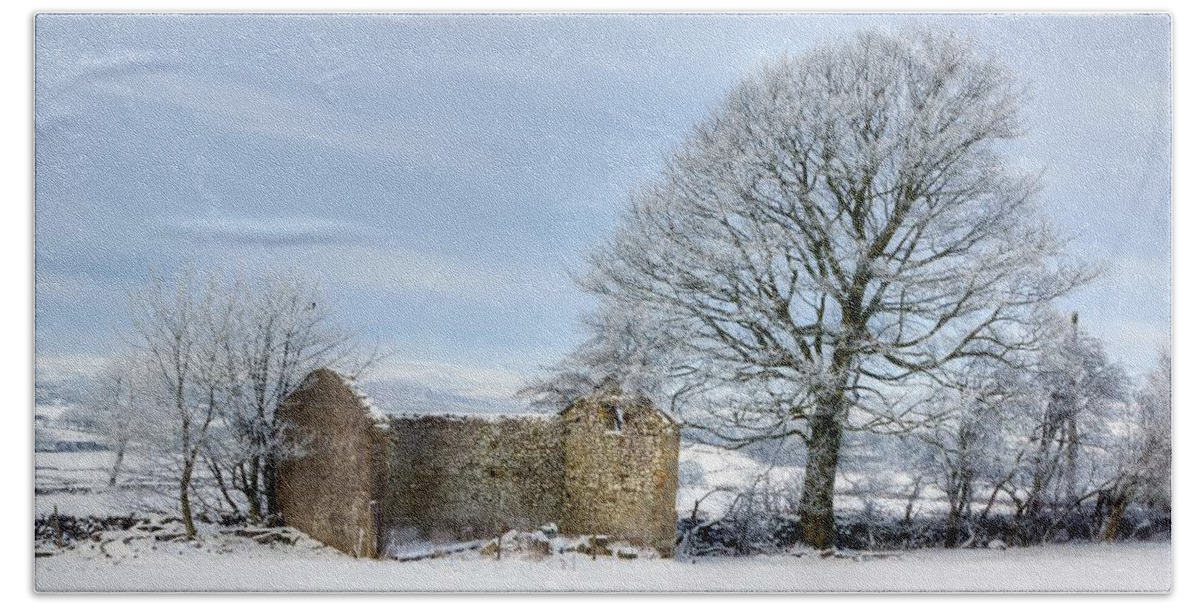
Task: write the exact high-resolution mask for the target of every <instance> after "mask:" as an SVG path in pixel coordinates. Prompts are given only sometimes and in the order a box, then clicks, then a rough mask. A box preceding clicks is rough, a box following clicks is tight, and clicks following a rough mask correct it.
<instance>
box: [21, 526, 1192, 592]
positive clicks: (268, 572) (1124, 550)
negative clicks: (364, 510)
mask: <svg viewBox="0 0 1200 608" xmlns="http://www.w3.org/2000/svg"><path fill="white" fill-rule="evenodd" d="M239 541H240V542H239ZM159 545H160V546H161V548H160V549H157V550H153V551H149V552H144V553H139V554H138V555H136V556H133V555H127V556H123V557H118V558H116V559H111V558H107V557H103V556H101V555H99V554H95V553H90V552H86V551H73V552H68V553H66V554H63V555H57V556H53V557H42V558H38V559H37V560H36V562H35V565H34V571H35V575H36V586H37V589H38V590H39V591H366V592H369V591H613V592H621V591H685V592H686V591H697V592H698V591H809V592H821V591H859V592H873V591H874V592H878V591H908V592H914V591H940V592H952V591H1124V592H1163V591H1168V590H1169V589H1170V586H1171V546H1170V545H1169V544H1164V543H1130V544H1118V545H1111V546H1110V545H1054V546H1045V547H1034V548H1028V549H1010V550H1008V551H991V550H985V549H957V550H936V549H931V550H920V551H910V552H907V553H904V554H902V555H900V556H897V557H888V558H884V559H871V560H866V561H855V560H852V559H839V558H821V557H818V556H815V555H806V556H803V557H793V556H790V555H778V556H770V557H743V558H714V559H700V560H696V561H695V562H692V561H679V560H661V559H650V560H641V559H639V560H617V559H613V558H607V559H605V558H600V559H596V560H592V559H591V558H589V557H586V556H583V555H579V554H566V555H557V556H552V557H549V558H545V559H544V560H540V561H535V560H531V559H527V558H513V559H507V560H505V559H501V560H500V561H495V560H494V559H490V558H484V557H478V556H475V557H467V558H458V559H454V558H444V559H437V560H425V561H419V562H396V561H383V560H356V559H354V558H351V557H349V556H346V555H343V554H341V553H338V552H336V551H333V550H331V549H328V548H316V547H311V546H296V547H287V548H281V547H279V546H274V547H269V546H259V545H255V544H254V543H252V542H251V541H248V540H245V539H233V538H229V539H226V540H218V541H207V542H204V543H201V544H199V546H193V545H186V544H181V543H172V544H170V545H163V544H162V543H160V544H159Z"/></svg>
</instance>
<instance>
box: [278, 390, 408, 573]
mask: <svg viewBox="0 0 1200 608" xmlns="http://www.w3.org/2000/svg"><path fill="white" fill-rule="evenodd" d="M277 415H278V417H279V419H280V420H281V421H282V423H283V425H284V434H285V440H286V443H287V444H288V445H289V446H290V449H291V450H293V451H294V453H293V454H292V457H290V458H287V459H284V460H283V461H282V462H280V465H279V472H278V489H277V498H278V501H279V508H280V511H281V512H282V515H283V518H284V521H285V522H286V523H287V524H288V525H290V526H295V527H296V528H299V529H301V530H303V531H304V532H306V533H307V534H308V535H309V536H312V537H313V538H315V539H317V540H319V541H321V542H323V543H325V544H327V545H329V546H331V547H335V548H337V549H340V550H342V551H345V552H346V553H350V554H351V555H356V556H363V557H374V556H375V555H376V554H377V553H378V551H377V535H378V526H377V518H378V515H379V513H378V510H377V508H378V500H379V498H380V496H379V490H380V489H381V488H382V486H383V476H384V474H385V472H386V462H385V461H384V459H385V458H386V447H387V445H386V434H385V430H384V429H383V428H381V427H380V421H379V420H378V419H376V418H375V417H373V416H372V415H371V412H370V411H369V409H368V408H367V406H366V405H365V404H364V403H363V402H362V399H361V398H360V397H359V396H358V395H357V394H356V393H355V392H354V391H353V389H351V388H350V387H349V386H348V385H347V384H346V383H345V382H344V381H343V380H342V378H341V377H340V376H338V375H337V374H336V373H334V372H331V371H329V370H323V369H322V370H317V371H315V372H313V373H312V374H310V375H309V376H308V378H307V379H305V381H304V383H303V384H302V385H301V386H300V388H299V389H298V390H297V391H296V392H294V393H292V394H291V395H290V396H288V398H287V399H286V400H285V401H284V402H283V403H282V404H281V405H280V407H279V411H278V414H277Z"/></svg>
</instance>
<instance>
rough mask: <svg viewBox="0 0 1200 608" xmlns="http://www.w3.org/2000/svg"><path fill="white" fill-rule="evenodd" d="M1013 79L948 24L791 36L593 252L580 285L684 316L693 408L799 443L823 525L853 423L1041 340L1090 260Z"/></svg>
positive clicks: (738, 431)
mask: <svg viewBox="0 0 1200 608" xmlns="http://www.w3.org/2000/svg"><path fill="white" fill-rule="evenodd" d="M1020 97H1021V88H1020V86H1018V83H1016V82H1015V80H1014V78H1013V77H1012V76H1011V74H1010V73H1009V72H1008V71H1007V70H1006V69H1005V68H1004V67H1003V66H1001V65H1000V64H998V63H997V62H996V61H995V60H992V59H989V58H985V57H981V56H979V55H978V54H977V53H976V52H974V51H973V49H972V48H971V46H970V45H969V44H968V43H967V42H965V41H964V40H962V39H960V38H958V37H955V36H953V35H937V34H931V33H922V34H917V35H911V36H909V35H890V34H886V33H881V32H868V33H863V34H860V35H858V36H856V37H854V38H852V39H851V40H849V41H846V42H840V43H835V44H828V45H825V46H821V47H818V48H815V49H813V50H811V51H809V52H807V53H805V54H803V55H799V56H785V57H783V58H781V59H778V60H776V61H774V62H772V63H770V64H769V65H767V66H765V67H764V68H762V69H760V70H758V71H757V72H755V73H754V74H752V75H751V76H749V77H748V78H746V79H745V80H744V81H742V82H741V83H740V84H738V85H737V86H736V87H735V88H734V89H733V90H732V91H731V92H730V93H729V95H728V97H727V98H726V99H725V101H724V103H723V104H722V105H721V106H720V107H719V108H718V109H717V110H716V111H715V112H714V113H713V114H712V115H711V116H710V117H709V118H707V119H705V120H703V121H702V122H700V123H699V124H698V125H697V126H696V127H695V129H694V131H693V132H692V133H691V134H690V135H689V136H688V137H687V138H686V140H685V141H684V142H683V143H682V144H681V145H680V146H679V147H678V149H676V150H675V151H674V153H673V154H672V155H671V156H670V157H669V159H668V160H667V161H666V166H665V168H664V169H663V171H662V174H661V176H660V177H659V178H658V179H657V180H656V181H654V182H653V183H651V184H649V185H647V186H646V187H645V188H643V189H642V190H641V191H639V192H638V193H636V194H635V195H634V197H633V198H632V201H631V204H630V206H629V207H628V209H627V210H626V211H625V213H624V216H623V218H622V220H621V223H620V226H619V228H618V230H617V232H616V234H615V236H614V237H613V238H612V239H611V240H610V241H609V242H608V243H606V244H605V245H604V246H602V247H601V248H600V249H598V250H597V252H596V253H595V254H594V256H593V258H592V265H591V266H592V271H591V273H590V274H589V275H588V277H587V278H586V280H585V287H586V288H587V289H589V290H590V291H592V292H593V293H595V294H598V295H599V296H600V297H601V298H602V299H603V300H605V301H606V302H607V303H608V304H607V305H609V306H613V307H616V308H622V307H637V308H645V309H649V310H651V311H653V313H654V315H655V318H658V319H662V323H663V325H664V326H669V327H670V331H671V332H672V335H674V336H681V337H682V338H681V339H682V340H683V344H682V345H681V346H682V347H684V348H686V352H687V353H688V355H689V357H690V360H691V362H692V365H691V375H692V378H691V379H690V381H687V382H682V384H683V385H686V386H688V387H689V391H690V392H691V394H692V397H693V399H692V400H691V402H692V403H693V404H696V405H695V407H694V408H693V409H692V412H691V414H692V415H691V416H690V417H689V419H690V421H691V423H692V424H694V425H697V426H700V427H702V428H704V429H705V430H706V431H707V432H708V433H709V436H712V437H718V438H721V439H723V440H725V441H726V442H728V443H730V444H732V445H746V444H749V443H752V442H755V441H761V440H765V439H780V438H798V439H800V440H801V443H802V444H803V445H804V446H806V448H807V464H806V477H805V481H804V487H803V497H802V500H801V503H802V504H801V507H800V513H799V515H800V519H801V522H802V528H803V540H804V542H806V543H807V544H809V545H812V546H815V547H819V548H826V547H830V546H832V545H833V543H834V540H835V539H834V521H833V490H834V481H835V477H836V473H837V468H838V461H839V450H840V448H841V444H842V437H843V433H844V432H845V431H846V430H847V429H849V428H855V429H863V428H865V429H882V428H891V429H896V428H904V427H905V426H906V425H911V424H915V422H914V420H916V418H915V417H914V416H913V415H914V414H916V413H917V412H918V411H920V410H921V409H922V405H921V400H920V399H919V395H920V393H919V392H918V391H915V390H901V388H904V387H911V386H913V385H920V384H922V383H923V384H925V385H926V386H931V385H933V384H934V383H951V382H953V375H950V374H946V373H944V372H946V371H947V370H949V369H950V368H953V367H954V366H956V365H957V364H958V363H960V362H963V361H966V360H970V359H972V358H977V357H989V358H999V359H1003V358H1005V357H1007V356H1008V355H1010V354H1012V353H1013V352H1016V351H1021V350H1023V349H1027V348H1029V347H1030V346H1031V344H1030V343H1029V342H1028V338H1022V337H1021V336H1027V335H1028V333H1027V332H1021V331H1017V330H1018V329H1019V328H1020V327H1021V326H1022V325H1023V324H1025V323H1026V322H1027V321H1028V320H1029V311H1030V309H1031V308H1033V306H1034V305H1036V304H1039V303H1042V302H1046V301H1048V300H1052V299H1054V298H1056V297H1058V296H1060V295H1062V294H1064V293H1066V292H1068V291H1069V290H1070V289H1072V288H1073V287H1075V286H1077V285H1079V284H1080V283H1082V282H1083V281H1085V280H1086V279H1087V278H1088V277H1089V274H1090V273H1089V271H1087V270H1086V269H1084V268H1081V267H1078V266H1076V265H1073V264H1071V263H1070V262H1069V261H1068V260H1066V259H1065V258H1064V256H1063V250H1062V246H1061V244H1060V241H1059V240H1058V239H1057V238H1056V237H1055V234H1054V230H1053V229H1052V228H1051V227H1049V226H1048V225H1047V224H1046V223H1045V222H1043V221H1042V220H1041V219H1040V218H1041V215H1040V213H1039V210H1038V208H1037V206H1036V204H1035V196H1034V195H1035V192H1036V190H1037V180H1036V178H1035V177H1034V176H1031V175H1028V174H1026V173H1023V172H1021V171H1018V170H1015V169H1014V168H1013V167H1012V166H1011V164H1010V163H1006V162H1005V160H1004V158H1003V156H1002V155H1001V149H1002V145H1001V144H1002V143H1003V142H1004V141H1005V140H1009V139H1012V138H1015V137H1017V136H1018V135H1020V134H1021V132H1022V125H1021V122H1020V119H1019V116H1018V109H1019V106H1020ZM698 384H703V385H704V386H705V387H707V389H706V390H703V391H701V390H697V389H696V387H697V385H698Z"/></svg>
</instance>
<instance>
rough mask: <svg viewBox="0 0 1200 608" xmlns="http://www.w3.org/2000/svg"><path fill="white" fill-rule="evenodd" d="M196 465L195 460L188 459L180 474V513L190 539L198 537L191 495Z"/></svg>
mask: <svg viewBox="0 0 1200 608" xmlns="http://www.w3.org/2000/svg"><path fill="white" fill-rule="evenodd" d="M194 465H195V461H194V460H193V459H188V460H187V461H186V462H184V464H183V472H182V473H181V474H180V475H179V515H180V517H181V518H182V519H183V528H184V531H185V532H186V533H187V538H188V540H193V539H195V538H196V522H195V521H194V520H193V519H192V501H191V496H190V495H189V489H190V487H191V485H192V467H193V466H194Z"/></svg>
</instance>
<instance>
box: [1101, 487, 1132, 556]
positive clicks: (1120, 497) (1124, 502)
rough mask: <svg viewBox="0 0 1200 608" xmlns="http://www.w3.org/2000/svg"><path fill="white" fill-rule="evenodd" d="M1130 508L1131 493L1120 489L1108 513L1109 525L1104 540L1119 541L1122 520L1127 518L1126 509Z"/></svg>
mask: <svg viewBox="0 0 1200 608" xmlns="http://www.w3.org/2000/svg"><path fill="white" fill-rule="evenodd" d="M1128 507H1129V491H1128V490H1124V489H1118V490H1117V492H1116V493H1115V496H1114V497H1113V502H1112V510H1111V511H1109V512H1108V523H1107V524H1106V525H1105V526H1104V540H1106V541H1108V542H1110V543H1111V542H1113V541H1115V540H1117V533H1118V532H1119V531H1120V530H1121V520H1122V519H1124V517H1125V509H1126V508H1128Z"/></svg>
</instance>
